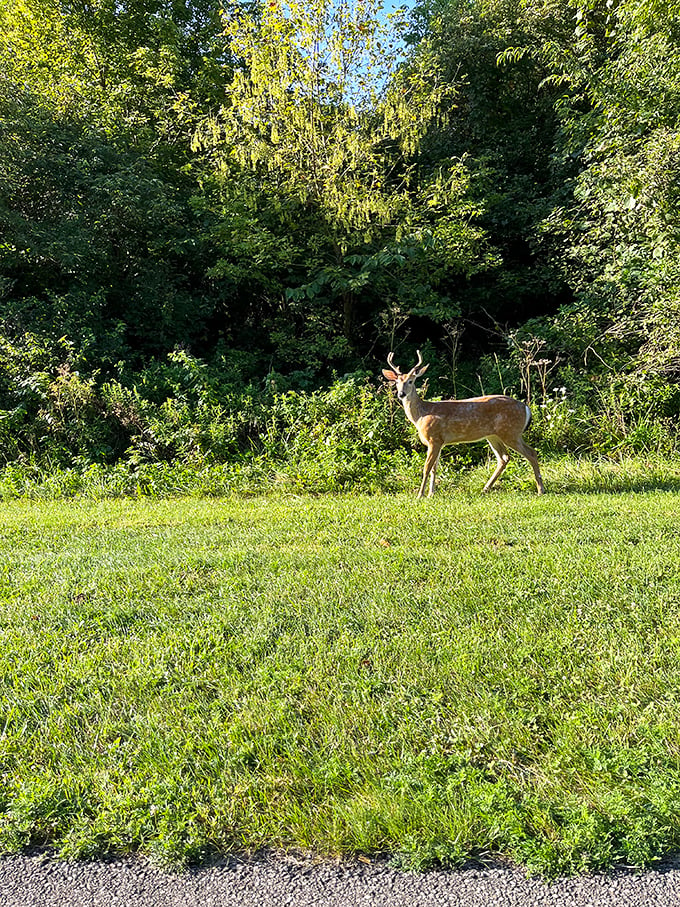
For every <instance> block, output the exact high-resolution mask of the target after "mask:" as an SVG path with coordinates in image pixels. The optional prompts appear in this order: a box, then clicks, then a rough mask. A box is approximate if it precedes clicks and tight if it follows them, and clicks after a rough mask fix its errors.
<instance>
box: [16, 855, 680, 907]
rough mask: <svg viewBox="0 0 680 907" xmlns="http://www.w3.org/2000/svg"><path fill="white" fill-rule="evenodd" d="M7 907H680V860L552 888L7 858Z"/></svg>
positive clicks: (510, 871) (511, 873)
mask: <svg viewBox="0 0 680 907" xmlns="http://www.w3.org/2000/svg"><path fill="white" fill-rule="evenodd" d="M0 904H2V905H3V907H364V905H365V907H449V905H456V907H457V905H460V907H656V905H659V907H673V905H680V857H675V858H672V859H669V860H667V861H665V862H664V863H662V864H660V865H658V866H657V867H655V868H654V869H652V870H648V871H645V872H641V873H635V872H629V871H623V870H617V871H615V872H613V873H609V874H606V875H595V876H586V877H583V878H572V879H560V880H558V881H556V882H553V883H546V882H543V881H541V880H539V879H535V878H527V876H526V875H525V874H524V873H523V872H522V871H521V870H519V869H516V868H508V867H504V866H498V867H491V868H469V869H463V870H458V871H433V872H427V873H415V872H401V871H398V870H395V869H392V868H390V867H389V866H388V865H387V864H386V863H384V862H375V863H361V862H342V863H310V862H305V861H302V860H297V859H295V858H293V857H288V856H285V857H281V856H278V857H276V856H265V857H259V858H257V859H253V860H237V859H230V860H223V861H220V862H217V863H215V864H213V865H210V866H207V867H205V868H202V869H196V870H191V871H188V872H185V873H180V874H173V873H168V872H164V871H162V870H160V869H159V868H158V867H156V866H154V865H153V864H151V863H149V862H148V861H146V860H144V859H142V858H136V857H135V858H126V859H122V860H115V861H114V860H110V861H104V862H96V863H80V862H77V863H76V862H67V861H63V860H57V859H53V858H51V857H50V855H49V854H48V853H45V852H40V853H33V854H27V855H19V856H11V857H5V858H2V859H0Z"/></svg>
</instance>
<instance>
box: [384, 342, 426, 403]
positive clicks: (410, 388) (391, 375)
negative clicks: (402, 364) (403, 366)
mask: <svg viewBox="0 0 680 907" xmlns="http://www.w3.org/2000/svg"><path fill="white" fill-rule="evenodd" d="M417 353H418V361H417V362H416V364H415V365H414V366H413V368H412V369H411V370H410V371H408V372H402V371H401V370H400V369H399V368H398V366H396V365H395V364H394V353H390V354H389V356H388V357H387V364H388V365H389V366H390V368H389V369H386V368H384V369H383V370H382V373H383V375H384V376H385V377H386V378H387V380H388V381H390V382H392V383H393V384H394V386H395V388H396V390H397V396H398V397H399V399H400V400H402V401H403V400H406V398H407V397H408V396H409V395H410V394H411V393H413V392H414V390H415V385H416V381H417V380H418V378H420V376H421V375H424V374H425V372H426V371H427V369H428V366H427V365H423V357H422V356H421V354H420V350H417Z"/></svg>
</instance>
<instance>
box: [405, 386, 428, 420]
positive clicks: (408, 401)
mask: <svg viewBox="0 0 680 907" xmlns="http://www.w3.org/2000/svg"><path fill="white" fill-rule="evenodd" d="M401 402H402V403H403V404H404V410H405V412H406V417H407V418H408V419H409V421H410V422H413V424H414V425H417V424H418V421H419V420H420V419H422V417H423V416H425V415H427V413H428V412H429V404H428V402H427V400H421V398H420V397H419V396H418V394H417V392H416V391H415V389H414V390H413V392H412V393H410V394H409V395H408V397H405V398H404V399H403V400H402V401H401Z"/></svg>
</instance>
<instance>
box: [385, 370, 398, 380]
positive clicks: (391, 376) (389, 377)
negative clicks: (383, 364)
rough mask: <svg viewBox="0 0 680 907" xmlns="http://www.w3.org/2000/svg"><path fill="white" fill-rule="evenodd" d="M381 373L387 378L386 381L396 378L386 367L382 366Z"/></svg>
mask: <svg viewBox="0 0 680 907" xmlns="http://www.w3.org/2000/svg"><path fill="white" fill-rule="evenodd" d="M382 373H383V375H384V376H385V377H386V378H387V380H388V381H396V380H397V376H396V374H395V373H394V372H391V371H389V370H388V369H386V368H384V369H383V370H382Z"/></svg>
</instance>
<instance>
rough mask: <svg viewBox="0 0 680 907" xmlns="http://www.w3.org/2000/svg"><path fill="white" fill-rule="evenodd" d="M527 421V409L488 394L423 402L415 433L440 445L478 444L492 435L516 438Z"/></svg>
mask: <svg viewBox="0 0 680 907" xmlns="http://www.w3.org/2000/svg"><path fill="white" fill-rule="evenodd" d="M528 421H529V408H528V407H527V406H526V405H525V404H524V403H522V402H521V401H519V400H515V398H514V397H506V396H504V395H502V394H491V395H489V396H486V397H470V398H469V399H467V400H442V401H441V402H436V401H426V408H425V412H424V413H423V415H422V416H421V418H420V419H419V420H418V434H419V435H420V437H421V440H423V441H424V442H425V443H427V441H428V440H435V441H439V443H441V444H455V443H456V442H466V441H481V440H482V439H483V438H488V437H490V436H496V437H499V438H501V440H504V439H505V438H510V439H512V438H516V437H519V436H520V435H521V434H522V432H523V431H524V429H525V428H526V425H527V423H528Z"/></svg>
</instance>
